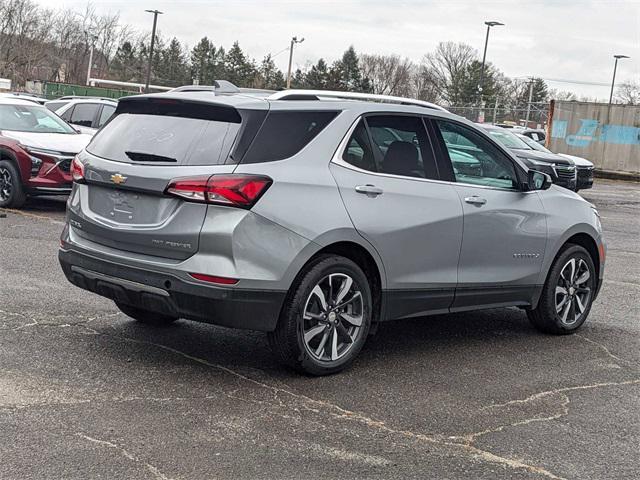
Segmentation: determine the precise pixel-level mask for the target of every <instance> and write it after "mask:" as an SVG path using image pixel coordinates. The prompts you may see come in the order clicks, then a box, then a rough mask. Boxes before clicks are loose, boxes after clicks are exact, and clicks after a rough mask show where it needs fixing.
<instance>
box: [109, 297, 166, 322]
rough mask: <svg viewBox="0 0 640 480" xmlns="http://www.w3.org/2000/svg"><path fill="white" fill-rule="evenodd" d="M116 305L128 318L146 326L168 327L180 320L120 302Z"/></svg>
mask: <svg viewBox="0 0 640 480" xmlns="http://www.w3.org/2000/svg"><path fill="white" fill-rule="evenodd" d="M115 304H116V306H117V307H118V308H119V309H120V311H121V312H122V313H124V314H125V315H127V316H128V317H131V318H133V319H134V320H136V321H137V322H140V323H144V324H145V325H152V326H155V327H164V326H167V325H171V324H172V323H173V322H175V321H176V320H178V319H177V317H172V316H170V315H163V314H161V313H156V312H152V311H150V310H144V309H142V308H138V307H132V306H131V305H125V304H123V303H120V302H115Z"/></svg>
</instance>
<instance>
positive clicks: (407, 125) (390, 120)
mask: <svg viewBox="0 0 640 480" xmlns="http://www.w3.org/2000/svg"><path fill="white" fill-rule="evenodd" d="M366 121H367V125H368V127H369V131H370V132H371V139H372V141H373V149H374V154H375V156H376V157H377V163H378V171H379V172H381V173H388V174H391V175H402V176H405V177H417V178H430V179H437V178H438V170H437V168H436V163H435V158H434V156H433V151H432V149H431V144H430V143H429V138H428V136H427V132H426V130H425V128H424V124H423V123H422V119H421V118H420V117H415V116H405V115H374V116H370V117H367V119H366Z"/></svg>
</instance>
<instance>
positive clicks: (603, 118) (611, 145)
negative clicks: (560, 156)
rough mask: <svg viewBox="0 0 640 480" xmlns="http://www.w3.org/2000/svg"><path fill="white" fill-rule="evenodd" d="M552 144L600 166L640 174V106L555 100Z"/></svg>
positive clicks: (600, 167)
mask: <svg viewBox="0 0 640 480" xmlns="http://www.w3.org/2000/svg"><path fill="white" fill-rule="evenodd" d="M550 109H551V112H550V114H551V115H550V116H551V122H550V125H549V133H550V135H549V136H548V141H547V143H548V145H547V146H548V147H549V149H550V150H552V151H554V152H557V153H567V154H569V155H576V156H578V157H584V158H586V159H588V160H591V161H592V162H593V163H594V164H595V166H596V168H597V169H599V170H606V171H611V172H621V173H634V174H640V106H631V105H612V106H611V107H609V105H608V104H606V103H587V102H564V101H552V102H551V107H550Z"/></svg>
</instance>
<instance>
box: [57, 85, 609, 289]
mask: <svg viewBox="0 0 640 480" xmlns="http://www.w3.org/2000/svg"><path fill="white" fill-rule="evenodd" d="M165 95H166V94H165ZM216 101H217V102H224V103H227V104H231V105H235V106H238V107H240V108H241V107H242V106H243V105H244V104H246V103H247V102H248V101H247V100H246V99H244V100H243V99H238V98H235V97H233V96H232V97H221V98H216ZM252 104H254V105H252V108H269V107H270V108H271V109H274V110H277V109H287V110H292V109H300V110H304V109H307V110H308V109H328V110H331V109H335V110H341V113H340V114H339V115H338V116H337V117H336V119H334V121H333V122H331V123H330V124H329V125H328V126H327V127H326V128H325V129H324V130H323V131H322V132H320V134H319V135H318V136H317V137H316V138H315V139H314V140H313V141H312V142H311V143H310V144H308V145H307V146H306V147H305V148H303V149H302V150H301V151H300V152H299V153H298V154H297V155H295V156H293V157H291V158H289V159H286V160H281V161H276V162H268V163H260V164H240V165H237V166H235V165H220V166H206V167H202V166H199V167H185V166H181V167H179V175H176V173H175V172H176V168H177V167H158V166H154V167H150V168H152V169H153V170H149V169H145V168H142V167H141V166H140V165H131V164H124V163H118V162H111V161H109V160H105V159H100V158H97V157H95V156H93V155H90V154H88V153H87V152H86V151H85V152H83V154H82V160H83V162H85V165H86V171H87V175H88V176H90V178H92V179H93V180H94V181H98V182H105V183H106V182H108V178H109V176H110V175H111V174H112V173H115V172H117V173H120V174H122V175H124V176H127V177H128V180H127V182H128V185H129V186H130V187H137V188H139V189H141V191H142V192H143V193H144V191H145V190H150V191H154V192H156V193H157V192H158V189H159V187H161V186H164V185H166V183H167V182H168V181H169V180H170V179H172V178H174V177H175V176H191V175H198V174H204V173H215V172H218V173H225V172H226V173H230V172H234V173H260V174H263V175H268V176H270V177H271V178H272V179H273V181H274V182H273V185H272V186H271V187H270V188H269V190H268V191H267V192H266V194H265V195H264V196H263V197H262V198H261V199H260V201H259V202H258V203H257V204H256V205H255V206H254V207H253V209H252V210H251V211H246V210H239V209H234V208H228V207H219V206H208V207H204V206H203V205H194V204H191V205H192V206H184V205H185V203H184V202H180V201H177V200H173V199H171V200H169V199H167V201H168V202H176V203H175V205H174V206H173V207H172V206H171V205H169V206H168V207H167V212H168V213H167V215H166V216H161V218H159V219H158V218H156V219H155V220H156V221H155V223H154V224H153V226H150V225H149V224H144V225H141V226H136V225H126V222H124V223H125V225H117V226H116V225H109V223H108V219H107V218H105V215H99V214H97V213H96V212H95V211H94V210H92V209H91V207H90V205H89V194H88V189H89V188H91V187H88V186H86V185H75V186H74V191H73V194H72V196H71V198H70V201H69V214H68V215H69V221H70V224H71V227H69V228H66V229H65V233H64V235H63V240H64V241H65V242H67V243H68V244H69V245H70V248H72V249H76V250H78V251H84V252H88V253H90V254H91V255H94V256H98V257H100V258H102V259H105V260H109V261H113V262H116V263H119V264H121V265H132V266H140V267H144V268H149V269H152V270H154V271H160V272H171V273H173V274H176V275H179V276H181V277H182V278H184V279H185V280H187V281H192V280H190V279H189V277H188V275H187V273H188V272H201V273H208V274H211V275H220V276H228V277H233V278H240V282H239V283H238V284H236V285H234V286H230V287H229V288H246V289H262V290H279V291H284V290H287V289H289V287H290V286H291V284H292V282H293V280H294V278H295V276H296V275H297V274H298V272H299V271H300V269H301V268H302V266H303V265H304V264H305V263H306V262H307V261H308V259H309V258H311V257H312V256H313V255H314V254H315V253H317V252H318V251H319V250H321V249H322V248H323V247H325V246H327V245H330V244H332V243H336V242H345V241H346V242H353V243H356V244H358V245H360V246H361V247H362V248H364V249H366V250H367V251H368V252H369V253H370V254H371V256H372V257H373V258H374V260H375V262H376V264H377V265H378V269H379V271H380V274H381V280H382V288H383V289H386V290H403V289H407V288H435V287H443V286H448V287H451V288H453V287H455V286H456V285H458V286H461V285H463V284H467V285H496V284H503V285H505V284H514V285H542V284H543V283H544V280H545V278H546V272H547V271H548V270H549V266H550V264H551V262H552V261H553V258H554V257H555V255H556V253H557V252H558V250H559V248H560V247H561V246H562V244H563V243H564V242H565V241H566V240H567V239H568V238H569V237H570V236H572V235H573V234H575V233H587V234H589V235H590V236H592V237H593V238H594V239H595V240H596V241H597V242H598V243H600V242H602V236H601V229H600V227H599V222H597V217H596V216H595V214H594V213H593V210H592V209H591V207H590V205H589V204H588V203H587V202H586V201H584V200H583V199H581V197H579V196H578V195H576V194H574V193H573V192H569V191H567V190H565V189H561V188H557V187H555V186H553V187H552V188H551V189H550V190H547V191H540V192H530V193H522V192H511V191H508V192H505V191H500V190H499V189H482V188H478V187H473V186H468V185H461V184H454V183H451V182H440V181H429V180H421V179H406V178H402V177H399V178H392V177H394V176H386V177H388V178H381V177H385V176H378V177H377V178H376V180H375V181H376V182H379V183H380V184H381V186H382V187H383V190H384V192H385V193H383V195H382V196H381V197H380V198H375V199H370V198H367V197H366V196H365V195H361V194H355V193H353V192H354V190H352V189H353V187H355V186H356V185H358V184H360V183H361V182H364V183H366V182H367V178H369V177H371V176H374V175H373V174H370V173H368V172H362V171H359V172H358V171H356V170H357V169H353V168H351V169H350V168H346V167H345V166H344V165H340V164H339V162H335V163H334V164H331V161H332V158H333V157H334V155H335V157H336V159H337V158H339V157H340V154H341V151H340V145H341V144H342V143H343V142H344V139H345V138H347V136H348V132H349V130H350V127H352V126H353V125H354V124H355V122H356V121H357V120H358V119H359V118H360V116H361V115H363V114H365V113H372V112H379V113H410V114H419V115H428V116H431V117H439V118H447V119H451V120H455V121H458V122H461V123H464V124H466V125H468V126H469V127H470V128H473V129H474V130H475V131H476V132H479V134H481V135H484V137H485V138H487V139H488V141H490V142H492V143H493V144H494V145H497V147H498V148H500V150H502V151H503V152H505V153H506V154H507V155H508V156H509V157H510V158H512V160H513V161H514V163H515V164H516V165H519V166H520V168H524V167H523V165H522V163H521V162H520V161H519V160H518V159H517V158H516V157H514V156H513V155H512V154H511V153H510V152H508V151H506V150H505V149H503V148H502V147H500V146H499V145H498V144H497V143H496V142H495V141H493V139H491V138H490V137H489V136H488V135H486V134H485V133H484V132H481V131H480V129H478V128H476V127H474V125H473V124H472V123H471V122H467V121H465V120H463V119H461V118H460V117H457V116H455V115H452V114H448V113H443V112H438V111H430V110H427V109H423V108H420V107H411V106H399V105H385V104H371V103H366V102H349V101H336V102H313V104H312V105H310V102H308V101H281V102H271V104H270V105H267V102H264V101H256V100H255V99H254V100H252ZM149 171H151V172H152V173H153V178H149ZM476 191H481V192H480V193H482V194H483V195H485V196H486V197H487V204H485V205H483V206H481V207H477V206H473V205H468V204H465V202H464V198H465V196H467V195H468V194H469V193H474V192H476ZM416 199H420V200H421V201H423V202H424V203H423V204H422V205H418V204H412V203H410V207H407V206H405V205H404V203H403V202H414V201H416ZM430 202H431V203H430ZM367 204H370V205H371V207H370V208H367V206H366V205H367ZM434 204H435V205H436V207H435V208H434V207H433V205H434ZM403 207H404V208H403ZM181 208H184V209H185V210H193V211H190V212H188V213H187V212H185V213H186V216H187V217H190V218H191V219H199V223H197V222H196V223H197V225H195V226H194V225H190V226H189V227H188V228H186V230H185V229H184V228H183V229H182V230H179V229H177V228H175V229H172V226H171V224H172V219H175V218H176V217H177V216H178V215H177V212H178V211H179V210H180V209H181ZM197 208H200V210H199V211H196V210H195V209H197ZM202 209H204V211H202ZM463 212H464V213H463ZM568 212H571V213H570V214H568ZM102 213H103V214H104V213H105V212H102ZM154 215H158V212H153V213H152V212H146V213H144V214H143V216H145V219H146V220H150V219H151V218H152V217H153V216H154ZM376 221H378V223H376ZM147 223H153V222H147ZM354 224H355V225H354ZM87 225H89V227H94V228H96V229H98V231H99V232H101V233H100V234H101V235H103V236H104V237H109V238H110V239H112V240H117V239H120V238H121V236H122V234H123V233H126V234H128V235H132V236H133V240H130V241H131V242H133V243H135V242H136V241H137V240H136V239H135V235H136V234H139V235H140V239H139V240H140V241H148V240H149V231H150V230H153V229H154V228H155V229H156V230H155V234H156V235H157V236H158V237H162V238H164V237H165V235H166V236H168V237H169V238H181V239H182V241H183V242H184V243H190V242H191V243H194V242H196V241H197V243H198V246H197V248H194V250H197V253H196V252H195V251H193V252H191V251H190V252H189V255H188V256H187V257H188V258H166V257H161V256H158V255H157V254H145V253H144V252H132V251H127V250H126V249H120V248H117V247H114V246H110V245H106V244H101V243H100V242H95V241H92V240H91V239H89V238H86V237H84V238H83V236H82V235H83V234H82V232H83V231H84V230H85V229H86V226H87ZM177 225H178V224H176V226H177ZM463 225H464V233H463ZM96 236H99V235H98V234H96ZM196 236H197V240H194V239H195V238H196ZM143 237H146V238H144V240H143ZM460 252H461V256H459V253H460ZM514 253H539V254H540V256H539V257H536V258H534V259H529V258H528V259H525V260H522V259H516V258H515V257H514ZM185 256H186V255H185ZM458 261H459V262H460V266H459V267H458ZM601 274H602V269H601Z"/></svg>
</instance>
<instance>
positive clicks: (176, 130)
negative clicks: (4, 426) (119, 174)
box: [87, 113, 240, 165]
mask: <svg viewBox="0 0 640 480" xmlns="http://www.w3.org/2000/svg"><path fill="white" fill-rule="evenodd" d="M239 128H240V123H233V122H228V121H215V120H206V119H202V118H185V117H177V116H167V115H153V114H138V113H120V114H117V115H116V116H115V117H113V118H112V119H111V120H110V121H109V122H108V123H107V124H106V125H105V126H104V128H103V129H102V130H100V131H99V132H98V133H97V134H96V135H95V136H94V138H93V140H92V141H91V143H90V144H89V146H88V147H87V151H89V152H90V153H92V154H94V155H97V156H98V157H103V158H107V159H109V160H115V161H118V162H127V163H149V164H161V165H217V164H222V163H225V161H226V159H227V156H228V155H229V151H230V149H231V146H232V145H233V142H234V140H235V137H236V134H237V133H238V129H239Z"/></svg>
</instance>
